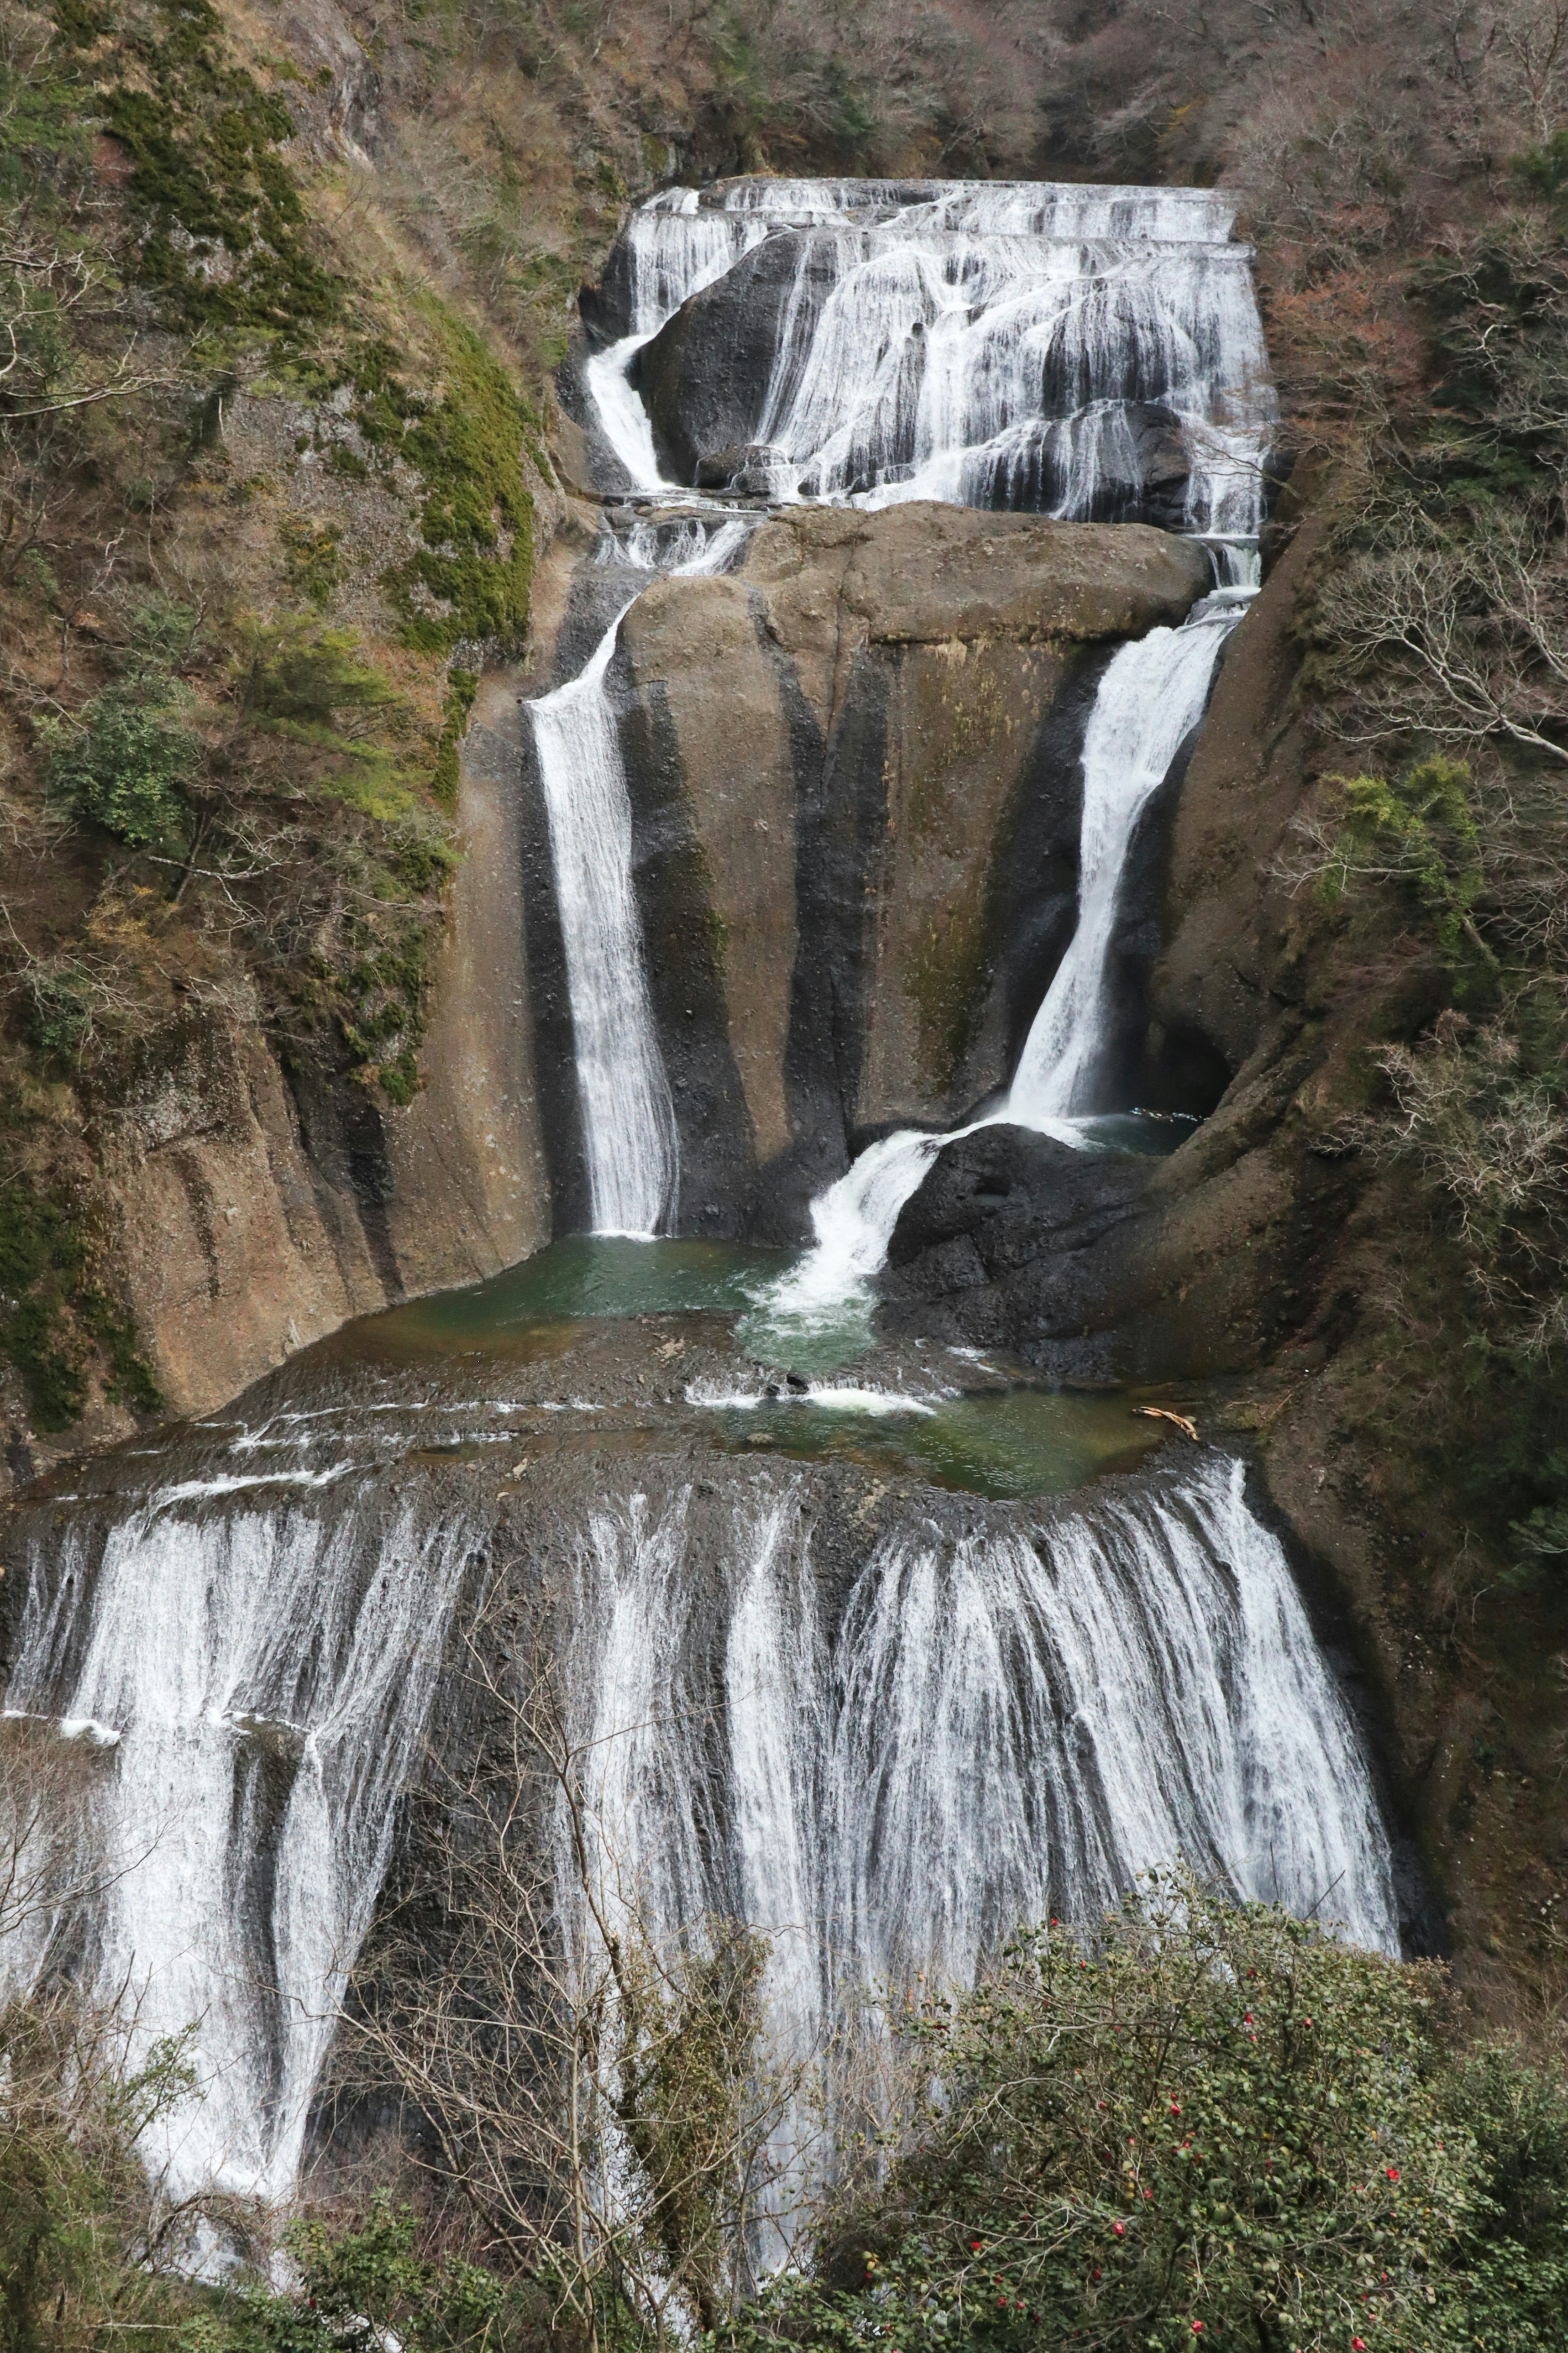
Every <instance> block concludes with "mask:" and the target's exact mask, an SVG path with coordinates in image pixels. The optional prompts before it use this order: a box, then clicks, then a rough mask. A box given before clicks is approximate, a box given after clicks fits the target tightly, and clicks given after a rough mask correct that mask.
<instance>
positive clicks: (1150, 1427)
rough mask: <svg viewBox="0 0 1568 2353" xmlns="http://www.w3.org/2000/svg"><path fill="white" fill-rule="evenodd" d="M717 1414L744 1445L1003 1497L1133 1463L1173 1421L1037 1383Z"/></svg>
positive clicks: (1055, 1487) (1060, 1488)
mask: <svg viewBox="0 0 1568 2353" xmlns="http://www.w3.org/2000/svg"><path fill="white" fill-rule="evenodd" d="M713 1419H714V1421H715V1423H716V1424H717V1425H718V1434H719V1435H720V1436H721V1439H722V1441H723V1443H724V1444H725V1445H726V1446H728V1447H729V1448H731V1450H732V1451H737V1452H741V1451H743V1452H745V1453H748V1454H751V1453H764V1452H765V1453H768V1454H782V1455H786V1456H789V1457H792V1458H793V1459H795V1460H796V1461H818V1462H819V1461H852V1462H858V1463H859V1464H861V1465H862V1467H864V1468H867V1469H870V1470H875V1471H879V1472H882V1473H883V1474H884V1475H885V1476H887V1477H889V1478H897V1477H903V1478H917V1479H925V1480H929V1481H930V1482H931V1484H932V1485H933V1486H937V1487H952V1488H956V1489H958V1490H960V1491H961V1492H963V1493H966V1494H973V1495H986V1496H990V1497H992V1498H993V1499H994V1500H998V1501H1008V1500H1016V1501H1022V1500H1024V1499H1026V1498H1027V1497H1029V1496H1031V1495H1059V1494H1065V1493H1067V1492H1068V1489H1070V1488H1073V1487H1080V1486H1082V1484H1083V1482H1085V1480H1087V1479H1092V1478H1095V1477H1097V1476H1098V1475H1099V1474H1100V1473H1101V1472H1106V1471H1111V1470H1127V1469H1131V1466H1132V1464H1133V1463H1135V1462H1136V1461H1138V1460H1139V1459H1140V1457H1141V1456H1142V1455H1144V1454H1146V1453H1147V1452H1148V1451H1149V1450H1150V1449H1151V1448H1152V1447H1154V1446H1158V1445H1159V1444H1160V1442H1161V1440H1163V1439H1164V1438H1168V1437H1169V1435H1170V1426H1169V1424H1168V1423H1161V1422H1158V1421H1148V1420H1143V1419H1140V1418H1139V1417H1138V1416H1137V1415H1136V1414H1135V1413H1134V1412H1133V1409H1132V1408H1131V1405H1130V1404H1129V1402H1128V1400H1127V1399H1126V1398H1123V1397H1119V1396H1114V1395H1112V1396H1106V1395H1101V1394H1092V1395H1091V1394H1080V1393H1076V1392H1072V1391H1061V1390H1050V1389H1034V1388H1011V1389H1004V1390H997V1391H994V1392H987V1393H984V1394H983V1395H981V1396H978V1397H962V1398H943V1399H942V1400H940V1401H939V1402H937V1403H936V1404H935V1405H934V1406H933V1408H932V1409H930V1410H929V1411H927V1412H925V1413H911V1414H909V1415H907V1416H905V1415H897V1416H894V1415H881V1414H878V1415H876V1416H871V1415H868V1414H866V1413H864V1412H854V1411H846V1412H840V1411H837V1410H835V1409H833V1408H832V1407H831V1406H828V1405H825V1404H820V1403H813V1404H805V1403H790V1402H788V1401H787V1400H784V1399H780V1400H779V1401H778V1402H776V1403H773V1402H768V1403H765V1404H763V1405H760V1406H757V1407H754V1408H752V1409H749V1410H744V1409H726V1410H722V1411H719V1412H716V1413H715V1414H714V1417H713Z"/></svg>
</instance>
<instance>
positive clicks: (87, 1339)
mask: <svg viewBox="0 0 1568 2353" xmlns="http://www.w3.org/2000/svg"><path fill="white" fill-rule="evenodd" d="M0 1349H4V1351H5V1355H6V1356H8V1357H9V1358H10V1359H11V1361H12V1363H13V1364H14V1365H15V1366H16V1368H17V1370H18V1372H19V1373H20V1374H21V1377H22V1382H23V1386H24V1388H26V1394H27V1403H28V1407H29V1409H30V1411H31V1413H32V1417H33V1421H34V1424H35V1427H36V1428H37V1429H38V1430H45V1431H51V1432H52V1431H57V1430H68V1429H69V1428H70V1426H71V1424H72V1423H73V1422H74V1421H77V1420H79V1419H80V1417H81V1414H82V1412H83V1410H84V1409H85V1407H86V1405H87V1401H88V1398H89V1390H90V1385H91V1381H92V1377H93V1375H94V1374H95V1373H97V1375H98V1377H99V1378H100V1381H101V1383H102V1386H103V1388H104V1390H105V1393H106V1394H107V1395H108V1396H109V1397H110V1398H113V1399H115V1400H116V1401H117V1402H120V1403H122V1404H125V1405H128V1406H130V1407H132V1409H134V1410H135V1411H136V1412H138V1413H153V1412H155V1411H157V1409H159V1408H160V1407H161V1406H162V1404H163V1398H162V1397H161V1395H160V1393H159V1389H158V1385H157V1383H156V1382H155V1381H154V1379H153V1376H152V1374H151V1372H150V1371H149V1370H148V1368H147V1366H146V1365H145V1363H144V1362H143V1361H142V1356H141V1355H140V1354H139V1352H138V1349H137V1344H136V1331H135V1326H134V1324H133V1323H132V1319H131V1318H130V1316H129V1315H127V1314H126V1313H125V1312H124V1310H123V1309H122V1308H121V1307H119V1306H117V1305H116V1303H114V1302H113V1301H112V1300H111V1299H110V1297H109V1295H108V1294H107V1293H106V1292H105V1291H104V1290H103V1289H102V1287H101V1285H100V1283H99V1282H98V1281H97V1280H96V1279H95V1276H94V1271H93V1263H92V1254H91V1252H90V1250H89V1247H88V1245H87V1243H86V1241H85V1240H84V1239H83V1236H82V1233H81V1230H80V1227H79V1223H78V1221H77V1220H76V1219H75V1218H74V1217H73V1216H72V1214H71V1212H70V1210H69V1209H68V1208H67V1207H66V1205H65V1204H64V1202H63V1201H62V1200H61V1199H60V1198H58V1197H57V1196H56V1195H54V1194H53V1193H51V1192H50V1191H49V1190H48V1189H47V1188H46V1187H42V1186H40V1185H39V1184H37V1182H36V1181H35V1180H34V1179H33V1178H32V1177H30V1176H27V1175H26V1173H25V1172H21V1171H18V1172H17V1173H16V1174H15V1175H13V1176H11V1177H10V1179H9V1180H8V1181H7V1182H6V1183H5V1185H4V1187H0Z"/></svg>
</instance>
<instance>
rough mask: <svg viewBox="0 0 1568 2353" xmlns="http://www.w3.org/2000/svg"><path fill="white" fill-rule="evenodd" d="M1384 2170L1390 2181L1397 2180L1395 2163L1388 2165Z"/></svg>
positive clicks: (1397, 2170)
mask: <svg viewBox="0 0 1568 2353" xmlns="http://www.w3.org/2000/svg"><path fill="white" fill-rule="evenodd" d="M1385 2170H1386V2172H1387V2174H1388V2178H1389V2179H1390V2181H1397V2180H1398V2179H1399V2168H1398V2167H1397V2166H1396V2165H1391V2166H1388V2167H1387V2168H1385Z"/></svg>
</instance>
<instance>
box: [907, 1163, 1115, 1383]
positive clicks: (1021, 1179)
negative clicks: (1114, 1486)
mask: <svg viewBox="0 0 1568 2353" xmlns="http://www.w3.org/2000/svg"><path fill="white" fill-rule="evenodd" d="M1153 1166H1154V1164H1152V1163H1151V1162H1149V1161H1147V1160H1134V1159H1130V1158H1123V1157H1121V1156H1120V1155H1111V1154H1103V1155H1101V1154H1098V1153H1085V1152H1077V1151H1074V1149H1073V1148H1072V1146H1071V1145H1066V1144H1059V1143H1058V1142H1057V1141H1056V1139H1055V1138H1054V1137H1052V1136H1048V1135H1037V1134H1035V1133H1034V1131H1033V1130H1032V1129H1029V1128H1023V1127H1009V1126H996V1127H987V1128H982V1129H981V1131H980V1133H979V1134H976V1135H967V1136H963V1137H961V1138H960V1139H959V1140H958V1142H956V1143H954V1144H950V1145H948V1146H947V1148H946V1150H945V1151H944V1152H942V1154H941V1155H940V1156H939V1157H938V1159H937V1160H936V1161H935V1162H934V1163H933V1165H932V1166H931V1172H930V1174H929V1175H928V1176H927V1177H926V1179H925V1182H924V1183H923V1184H922V1185H921V1187H920V1190H919V1191H918V1192H917V1193H916V1194H914V1196H913V1197H912V1198H910V1200H909V1201H907V1202H906V1203H905V1204H904V1208H903V1210H902V1212H901V1213H900V1218H899V1222H898V1225H897V1226H896V1227H895V1229H894V1231H893V1240H892V1244H891V1247H890V1249H889V1263H888V1271H887V1272H886V1273H885V1274H884V1276H883V1277H882V1296H883V1300H884V1302H885V1304H884V1307H883V1311H882V1318H881V1320H882V1323H883V1325H884V1326H885V1327H886V1328H887V1329H889V1330H890V1331H896V1332H900V1333H903V1332H907V1333H910V1334H916V1335H921V1336H922V1337H933V1338H941V1339H942V1340H944V1341H945V1342H947V1343H948V1344H949V1345H963V1346H969V1347H996V1346H999V1345H1008V1346H1021V1347H1022V1348H1023V1349H1024V1350H1026V1353H1027V1354H1028V1356H1030V1358H1031V1360H1032V1361H1033V1362H1035V1363H1037V1364H1040V1365H1044V1366H1048V1367H1049V1369H1050V1370H1051V1372H1052V1373H1053V1374H1054V1375H1055V1376H1056V1377H1058V1378H1060V1379H1079V1380H1084V1379H1089V1380H1093V1379H1106V1378H1110V1377H1115V1375H1116V1373H1117V1372H1118V1370H1119V1369H1120V1366H1119V1362H1118V1357H1119V1344H1118V1335H1116V1334H1114V1333H1108V1332H1107V1331H1106V1330H1105V1328H1104V1327H1105V1325H1106V1324H1107V1322H1108V1320H1110V1318H1111V1317H1113V1316H1114V1314H1115V1303H1114V1288H1115V1285H1114V1276H1113V1269H1114V1268H1115V1267H1117V1266H1118V1265H1119V1264H1120V1263H1121V1260H1122V1258H1123V1255H1124V1252H1125V1249H1126V1244H1127V1241H1128V1239H1129V1234H1128V1229H1130V1228H1131V1227H1133V1226H1134V1225H1135V1224H1136V1222H1137V1221H1138V1219H1140V1217H1141V1216H1142V1200H1143V1196H1144V1194H1145V1192H1146V1191H1147V1189H1148V1185H1149V1180H1150V1176H1151V1175H1152V1169H1153ZM1089 1327H1092V1328H1089Z"/></svg>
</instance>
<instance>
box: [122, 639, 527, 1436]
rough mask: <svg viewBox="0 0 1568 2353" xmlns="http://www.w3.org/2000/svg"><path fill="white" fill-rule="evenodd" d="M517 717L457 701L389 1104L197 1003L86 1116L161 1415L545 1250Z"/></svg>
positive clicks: (507, 708)
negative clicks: (415, 1031)
mask: <svg viewBox="0 0 1568 2353" xmlns="http://www.w3.org/2000/svg"><path fill="white" fill-rule="evenodd" d="M518 732H519V726H518V713H517V707H516V698H515V695H514V694H513V693H512V692H511V691H510V689H509V688H508V687H507V685H506V684H505V683H504V682H503V681H501V680H500V678H499V677H497V678H494V679H492V680H490V681H488V682H487V685H486V688H485V691H484V692H483V694H482V695H481V698H480V701H479V704H478V706H477V708H476V712H475V716H474V720H473V723H472V725H471V728H470V731H469V734H468V743H467V745H466V747H465V755H464V762H463V771H462V781H461V788H460V796H459V807H458V820H459V826H460V830H461V835H462V839H463V843H464V847H465V850H466V855H465V857H464V858H463V860H462V863H461V864H460V866H459V867H458V872H457V875H456V878H455V881H454V883H453V887H452V895H451V903H450V908H449V923H448V929H447V936H446V939H445V942H444V944H443V947H442V950H441V952H440V956H439V959H438V964H437V972H436V976H435V980H434V987H433V1002H432V1015H431V1020H430V1026H429V1029H428V1031H427V1034H426V1046H425V1051H424V1069H425V1074H426V1084H425V1087H424V1089H423V1091H422V1092H420V1093H419V1094H418V1095H416V1098H415V1100H414V1102H413V1103H411V1104H410V1105H408V1106H407V1107H406V1109H403V1110H396V1109H394V1108H393V1107H392V1106H390V1105H388V1104H384V1103H377V1102H376V1101H374V1099H373V1098H372V1097H371V1095H370V1094H369V1092H367V1091H364V1090H362V1089H356V1088H354V1087H353V1085H352V1084H350V1083H347V1082H343V1083H339V1084H336V1085H331V1084H327V1083H324V1082H323V1081H322V1078H321V1074H320V1072H319V1071H316V1070H314V1069H310V1070H306V1069H303V1068H296V1069H294V1070H292V1071H290V1070H289V1069H288V1068H287V1067H286V1065H285V1064H284V1063H283V1062H281V1061H280V1060H279V1057H278V1056H277V1055H275V1053H274V1052H273V1051H272V1050H271V1049H270V1048H269V1047H268V1042H267V1040H266V1039H265V1038H264V1037H263V1035H262V1032H261V1031H260V1029H258V1027H257V1026H256V1025H255V1024H254V1023H253V1022H248V1021H246V1020H244V1019H242V1018H237V1017H236V1016H234V1015H230V1014H222V1013H218V1014H215V1013H214V1012H213V1011H212V1010H211V1009H209V1008H201V1009H200V1010H198V1011H194V1012H193V1013H192V1014H190V1015H189V1016H188V1017H187V1018H184V1020H183V1021H182V1022H180V1023H179V1024H178V1025H177V1026H176V1027H175V1029H174V1030H173V1031H172V1032H165V1033H163V1034H161V1035H160V1036H159V1037H158V1039H156V1040H155V1045H154V1049H153V1050H149V1051H148V1053H147V1054H145V1055H144V1056H143V1058H142V1060H141V1061H140V1062H139V1063H138V1065H137V1067H136V1069H135V1070H134V1071H132V1073H131V1074H130V1076H129V1078H128V1079H127V1080H126V1081H124V1082H122V1083H121V1085H119V1086H118V1087H117V1088H116V1091H115V1093H114V1096H113V1098H112V1099H111V1100H106V1101H104V1102H102V1103H100V1105H99V1106H98V1109H97V1114H96V1124H97V1134H98V1141H99V1144H100V1152H101V1158H102V1165H103V1169H104V1176H105V1180H106V1189H107V1191H108V1194H109V1196H110V1199H111V1201H112V1203H113V1209H114V1215H115V1218H116V1219H117V1220H118V1224H119V1228H120V1236H119V1255H120V1257H121V1261H122V1263H123V1265H124V1269H125V1274H126V1281H127V1286H128V1290H129V1293H130V1303H131V1306H132V1312H133V1313H134V1314H135V1317H136V1322H137V1326H138V1329H139V1332H140V1335H141V1337H142V1345H143V1348H144V1350H145V1353H146V1354H147V1356H148V1357H149V1359H150V1361H151V1364H152V1366H153V1371H154V1372H155V1374H156V1377H157V1379H158V1384H159V1387H160V1388H162V1390H163V1395H164V1397H165V1398H166V1399H167V1402H168V1404H169V1406H170V1407H171V1409H173V1410H174V1412H176V1413H184V1414H193V1413H203V1412H205V1411H207V1410H208V1409H210V1408H212V1407H213V1406H215V1405H218V1404H221V1403H222V1402H223V1401H224V1400H226V1398H231V1397H233V1396H234V1395H235V1394H236V1393H237V1391H238V1390H239V1389H241V1388H244V1387H245V1386H246V1385H247V1383H248V1382H249V1381H251V1380H253V1379H255V1378H256V1377H257V1376H258V1374H259V1373H261V1372H264V1371H265V1370H266V1369H267V1368H268V1366H272V1365H276V1364H279V1363H280V1362H281V1361H282V1359H283V1358H284V1357H285V1356H288V1355H290V1354H291V1353H292V1352H293V1351H294V1350H295V1349H296V1348H299V1347H302V1346H304V1345H306V1344H307V1343H308V1342H310V1341H311V1340H314V1339H318V1338H320V1337H321V1335H322V1334H324V1333H327V1332H331V1331H333V1330H335V1329H336V1327H337V1326H338V1325H339V1324H342V1322H343V1321H344V1320H345V1319H346V1318H347V1317H349V1316H352V1315H359V1314H365V1313H366V1312H368V1311H369V1310H371V1309H374V1308H377V1307H382V1306H384V1305H386V1304H388V1303H390V1302H392V1301H394V1300H397V1299H401V1298H403V1297H404V1296H405V1295H406V1294H408V1293H415V1292H420V1291H431V1290H436V1289H438V1288H441V1287H443V1286H446V1285H449V1284H453V1283H461V1282H474V1281H477V1280H478V1279H479V1277H480V1276H483V1275H487V1274H493V1273H494V1272H495V1271H497V1270H498V1269H499V1268H500V1267H503V1266H509V1265H510V1264H512V1263H513V1262H514V1261H516V1260H518V1259H520V1258H523V1257H526V1256H527V1254H528V1253H529V1252H530V1251H531V1250H537V1249H538V1248H539V1246H540V1244H541V1243H542V1242H543V1241H544V1240H548V1238H549V1230H550V1225H549V1194H548V1186H547V1180H546V1176H545V1172H544V1160H543V1148H542V1141H541V1134H540V1121H539V1108H538V1101H537V1095H536V1092H535V1088H534V1082H533V1055H532V1044H531V1012H530V1006H529V998H528V987H527V967H526V950H525V939H524V926H523V921H522V913H521V878H520V873H519V868H518V855H517V825H516V805H517V769H518Z"/></svg>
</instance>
